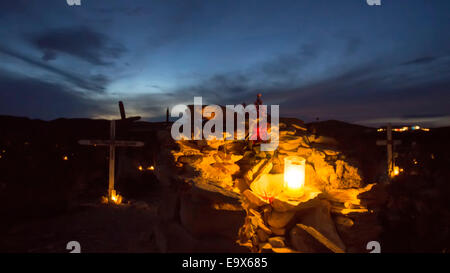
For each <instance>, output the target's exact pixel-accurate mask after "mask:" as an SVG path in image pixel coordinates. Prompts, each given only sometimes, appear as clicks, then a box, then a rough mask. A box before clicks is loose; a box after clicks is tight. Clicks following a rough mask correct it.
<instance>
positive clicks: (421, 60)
mask: <svg viewBox="0 0 450 273" xmlns="http://www.w3.org/2000/svg"><path fill="white" fill-rule="evenodd" d="M437 59H439V58H437V57H432V56H427V57H420V58H416V59H413V60H409V61H407V62H405V63H403V65H422V64H430V63H432V62H434V61H436V60H437Z"/></svg>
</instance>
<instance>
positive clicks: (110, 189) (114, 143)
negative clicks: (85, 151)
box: [78, 103, 144, 200]
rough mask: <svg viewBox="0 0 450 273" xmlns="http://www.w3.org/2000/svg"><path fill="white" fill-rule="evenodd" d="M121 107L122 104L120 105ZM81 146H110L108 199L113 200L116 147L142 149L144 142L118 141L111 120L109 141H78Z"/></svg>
mask: <svg viewBox="0 0 450 273" xmlns="http://www.w3.org/2000/svg"><path fill="white" fill-rule="evenodd" d="M119 105H120V103H119ZM122 109H123V104H122V106H121V116H122V119H126V118H125V113H124V111H122ZM78 143H79V144H81V145H92V146H109V184H108V198H109V200H111V199H112V198H113V196H114V195H115V190H114V171H115V170H114V167H115V157H116V147H142V146H144V142H142V141H128V140H116V121H115V120H111V127H110V137H109V140H88V139H82V140H79V141H78Z"/></svg>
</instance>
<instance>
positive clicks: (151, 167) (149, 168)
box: [147, 166, 155, 171]
mask: <svg viewBox="0 0 450 273" xmlns="http://www.w3.org/2000/svg"><path fill="white" fill-rule="evenodd" d="M147 170H149V171H153V170H155V167H153V166H149V167H147Z"/></svg>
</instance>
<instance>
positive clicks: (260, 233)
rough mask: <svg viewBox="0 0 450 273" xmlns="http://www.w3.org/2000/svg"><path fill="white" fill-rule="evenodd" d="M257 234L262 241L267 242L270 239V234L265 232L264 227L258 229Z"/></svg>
mask: <svg viewBox="0 0 450 273" xmlns="http://www.w3.org/2000/svg"><path fill="white" fill-rule="evenodd" d="M256 234H257V235H258V239H259V241H260V242H266V241H267V239H269V235H268V234H267V233H265V232H264V231H263V230H262V229H258V230H257V231H256Z"/></svg>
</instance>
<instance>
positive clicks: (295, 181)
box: [284, 156, 306, 196]
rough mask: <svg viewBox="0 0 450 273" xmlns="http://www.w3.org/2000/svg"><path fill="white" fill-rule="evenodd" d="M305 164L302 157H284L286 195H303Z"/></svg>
mask: <svg viewBox="0 0 450 273" xmlns="http://www.w3.org/2000/svg"><path fill="white" fill-rule="evenodd" d="M305 163H306V160H305V159H304V158H303V157H298V156H288V157H285V159H284V188H285V192H286V193H287V194H288V195H291V196H301V195H303V187H304V186H305Z"/></svg>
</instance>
